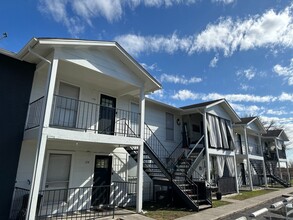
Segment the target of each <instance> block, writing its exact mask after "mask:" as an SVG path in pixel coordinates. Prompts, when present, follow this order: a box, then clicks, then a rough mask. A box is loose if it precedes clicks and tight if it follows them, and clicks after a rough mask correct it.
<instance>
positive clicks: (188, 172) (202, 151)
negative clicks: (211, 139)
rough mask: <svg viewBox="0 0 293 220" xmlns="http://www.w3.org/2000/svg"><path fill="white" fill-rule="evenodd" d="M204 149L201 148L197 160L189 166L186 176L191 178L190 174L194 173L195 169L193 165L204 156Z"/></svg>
mask: <svg viewBox="0 0 293 220" xmlns="http://www.w3.org/2000/svg"><path fill="white" fill-rule="evenodd" d="M204 151H205V148H203V149H202V150H201V151H200V153H199V154H198V156H197V158H196V159H195V160H194V161H193V162H192V164H191V165H190V167H189V169H188V171H187V176H191V175H192V172H194V171H195V169H196V167H195V164H196V163H197V162H198V160H199V158H201V157H202V156H203V154H204Z"/></svg>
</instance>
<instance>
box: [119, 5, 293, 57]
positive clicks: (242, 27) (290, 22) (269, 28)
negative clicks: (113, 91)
mask: <svg viewBox="0 0 293 220" xmlns="http://www.w3.org/2000/svg"><path fill="white" fill-rule="evenodd" d="M292 11H293V6H291V5H290V6H288V7H286V8H285V9H283V10H281V11H279V12H276V11H274V10H273V9H271V10H268V11H266V12H264V13H263V14H261V15H258V14H257V15H255V16H250V17H247V18H244V19H237V20H233V19H232V18H230V17H227V18H220V19H219V21H218V22H217V23H210V24H208V25H207V27H206V29H205V30H203V31H202V32H200V33H199V34H194V35H190V36H184V37H180V36H178V35H177V34H176V33H174V34H172V35H169V36H162V35H160V36H140V35H135V34H126V35H121V36H117V37H116V40H117V41H118V42H120V43H121V44H122V46H124V47H125V48H126V50H128V51H130V53H132V54H134V55H138V54H139V53H142V52H167V53H174V52H185V53H188V54H190V55H191V54H193V53H198V52H202V51H205V52H210V51H215V52H222V53H223V54H224V55H225V56H231V55H232V54H233V53H234V52H235V51H246V50H251V49H255V48H269V49H274V48H277V47H285V48H288V47H290V48H291V47H293V16H292ZM133 44H134V45H133Z"/></svg>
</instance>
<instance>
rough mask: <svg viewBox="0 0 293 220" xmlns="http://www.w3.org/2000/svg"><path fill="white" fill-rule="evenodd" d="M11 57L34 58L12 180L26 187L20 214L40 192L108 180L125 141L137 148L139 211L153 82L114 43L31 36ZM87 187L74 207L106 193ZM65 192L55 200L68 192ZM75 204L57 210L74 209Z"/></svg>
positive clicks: (31, 212)
mask: <svg viewBox="0 0 293 220" xmlns="http://www.w3.org/2000/svg"><path fill="white" fill-rule="evenodd" d="M17 57H18V58H19V59H22V60H25V61H27V62H30V63H34V64H36V70H35V73H34V79H33V85H32V89H31V94H30V104H29V108H28V115H27V122H26V126H25V132H24V138H23V141H22V146H21V155H20V159H19V165H18V171H17V177H16V184H15V186H16V187H21V188H25V189H30V193H29V199H28V205H27V214H26V215H27V218H28V219H34V217H35V215H36V210H37V206H38V204H37V201H38V195H39V192H40V191H42V190H47V192H49V190H58V189H72V188H79V189H76V190H77V191H80V190H81V189H80V188H81V187H94V188H95V187H97V186H103V185H104V186H108V185H110V184H111V180H113V179H112V177H113V175H112V172H115V170H113V169H114V168H113V169H112V161H114V160H115V157H116V155H119V160H120V163H121V164H124V161H125V160H126V159H127V157H126V154H125V151H124V149H123V147H124V146H138V169H137V170H138V174H137V189H138V195H139V196H138V197H139V199H137V202H138V203H137V204H136V207H137V209H138V210H137V211H140V210H141V206H142V191H143V187H142V183H143V179H142V178H143V176H142V175H143V174H142V159H143V135H144V130H143V129H144V126H141V125H144V113H145V94H147V93H149V92H152V91H155V90H157V89H159V88H161V86H160V84H159V83H158V82H157V81H156V80H155V79H154V78H153V77H152V76H151V75H150V74H149V73H147V72H146V71H145V70H144V69H143V68H142V67H141V66H140V65H139V64H138V63H137V62H136V61H135V60H134V59H133V58H132V57H130V56H129V55H128V54H127V52H126V51H125V50H123V48H122V47H121V46H120V45H119V44H117V43H115V42H100V41H83V40H71V39H47V38H38V39H37V38H33V39H32V40H31V41H30V42H28V44H27V45H25V47H24V48H23V49H22V50H21V51H20V52H19V53H18V54H17ZM134 99H135V100H138V102H137V103H136V104H138V106H139V107H137V105H133V104H132V100H134ZM132 108H135V110H134V109H132ZM117 167H119V165H118V166H117ZM125 170H126V168H125V167H122V168H121V167H119V172H120V173H119V174H117V176H116V178H117V179H119V178H120V179H123V178H124V179H125V178H127V175H126V174H125V173H123V172H126V171H125ZM117 172H118V171H117ZM113 178H115V176H114V177H113ZM90 191H91V192H86V193H90V194H91V199H89V198H90V197H87V198H85V199H83V200H79V202H80V201H82V203H80V204H78V205H77V206H79V207H83V206H84V207H85V206H93V205H95V204H100V203H103V202H104V201H101V200H107V199H109V198H108V196H107V195H106V194H107V193H108V192H107V190H106V191H105V192H104V193H103V194H104V196H103V197H102V198H100V195H101V192H99V191H98V190H96V191H95V190H92V188H91V190H90ZM64 192H65V191H64V190H63V191H59V192H58V197H60V201H61V202H62V201H63V202H65V200H67V199H68V197H70V196H72V195H68V192H66V193H64ZM62 193H64V194H62ZM80 194H82V195H83V194H85V192H82V193H80ZM80 194H77V193H76V192H74V195H80ZM55 196H57V195H55ZM50 200H53V198H52V196H51V195H46V193H43V201H46V202H47V203H48V204H49V203H50ZM74 202H75V201H74ZM74 202H73V203H67V205H63V206H62V209H63V210H64V209H68V210H69V209H71V210H73V207H71V206H72V204H74ZM64 204H65V203H64ZM52 209H55V207H52ZM47 211H48V210H47ZM56 212H58V210H56Z"/></svg>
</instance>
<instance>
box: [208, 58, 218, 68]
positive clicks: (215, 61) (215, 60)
mask: <svg viewBox="0 0 293 220" xmlns="http://www.w3.org/2000/svg"><path fill="white" fill-rule="evenodd" d="M218 61H219V55H216V56H214V58H213V59H212V60H211V62H210V65H209V66H210V67H213V68H214V67H216V66H217V63H218Z"/></svg>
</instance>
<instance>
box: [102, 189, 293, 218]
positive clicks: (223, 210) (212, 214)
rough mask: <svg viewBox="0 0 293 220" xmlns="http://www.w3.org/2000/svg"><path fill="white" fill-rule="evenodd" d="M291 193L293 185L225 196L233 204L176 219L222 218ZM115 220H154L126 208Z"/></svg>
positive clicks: (225, 199)
mask: <svg viewBox="0 0 293 220" xmlns="http://www.w3.org/2000/svg"><path fill="white" fill-rule="evenodd" d="M289 193H293V187H289V188H285V189H278V190H277V191H274V192H271V193H267V194H265V195H261V196H257V197H253V198H250V199H245V200H235V199H230V198H229V197H224V198H222V200H224V201H228V202H232V204H229V205H225V206H220V207H218V208H210V209H206V210H202V211H200V212H195V213H194V214H191V215H187V216H184V217H181V218H177V219H176V220H194V219H200V220H216V219H220V218H225V217H228V216H229V215H232V214H234V213H236V212H240V211H242V210H245V209H249V208H253V207H255V206H257V205H260V204H262V203H265V202H266V201H268V200H271V199H273V198H276V197H279V196H282V195H288V194H289ZM292 196H293V195H292ZM110 219H111V220H113V218H112V217H105V218H102V219H101V220H110ZM114 220H153V219H152V218H149V217H146V216H144V215H141V214H136V213H134V212H132V211H128V210H124V211H123V212H121V213H117V214H116V215H115V217H114Z"/></svg>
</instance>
